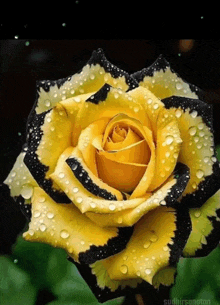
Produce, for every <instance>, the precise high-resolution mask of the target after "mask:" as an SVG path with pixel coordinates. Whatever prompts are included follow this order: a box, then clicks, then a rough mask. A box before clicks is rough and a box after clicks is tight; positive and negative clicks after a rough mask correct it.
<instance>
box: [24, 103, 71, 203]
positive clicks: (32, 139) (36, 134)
mask: <svg viewBox="0 0 220 305" xmlns="http://www.w3.org/2000/svg"><path fill="white" fill-rule="evenodd" d="M50 111H51V109H50V110H48V111H45V112H43V113H40V114H35V115H34V114H31V120H29V122H28V127H29V133H28V134H27V146H26V149H27V153H26V155H25V157H24V163H25V165H26V166H27V168H28V169H29V171H30V173H31V174H32V176H33V177H34V179H35V180H36V181H37V183H38V184H39V186H40V187H42V189H43V190H44V191H45V192H46V193H47V194H48V195H49V196H50V197H51V198H52V199H53V200H54V201H56V202H57V203H71V201H70V199H69V198H68V197H67V196H66V194H65V193H63V192H59V191H58V190H55V189H53V187H52V180H51V179H46V178H45V174H46V172H47V171H48V166H45V165H43V164H42V163H41V162H40V160H39V159H38V155H37V154H36V151H37V148H38V145H39V143H40V141H41V138H42V135H43V131H42V130H41V126H42V125H43V123H44V119H45V116H46V114H47V113H48V112H50ZM30 131H31V132H30Z"/></svg>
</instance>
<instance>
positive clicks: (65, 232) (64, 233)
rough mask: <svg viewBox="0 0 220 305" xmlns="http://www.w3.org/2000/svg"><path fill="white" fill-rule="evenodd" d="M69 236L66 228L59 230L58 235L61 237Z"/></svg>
mask: <svg viewBox="0 0 220 305" xmlns="http://www.w3.org/2000/svg"><path fill="white" fill-rule="evenodd" d="M69 236H70V234H69V232H68V231H67V230H62V231H60V237H61V238H63V239H67V238H68V237H69Z"/></svg>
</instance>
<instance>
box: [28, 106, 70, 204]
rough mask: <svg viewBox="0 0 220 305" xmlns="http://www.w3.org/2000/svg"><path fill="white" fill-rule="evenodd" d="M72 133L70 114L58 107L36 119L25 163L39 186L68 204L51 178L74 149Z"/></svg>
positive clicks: (30, 131) (33, 122)
mask: <svg viewBox="0 0 220 305" xmlns="http://www.w3.org/2000/svg"><path fill="white" fill-rule="evenodd" d="M71 132H72V123H71V121H70V120H69V118H68V114H67V113H66V111H65V108H64V107H63V106H62V105H61V104H59V103H58V104H57V105H56V106H55V107H54V108H53V109H51V110H49V111H47V112H44V113H41V114H37V115H35V117H34V118H33V120H32V128H31V129H29V133H28V136H27V138H28V140H27V153H26V155H25V157H24V163H25V165H26V166H27V168H28V169H29V171H30V172H31V174H32V175H33V177H34V179H35V180H36V181H37V183H38V184H39V186H40V187H42V188H43V189H44V190H45V191H46V192H47V193H48V194H49V195H50V196H51V197H52V198H53V199H54V200H55V201H56V202H59V203H68V202H69V199H68V198H67V196H66V195H65V194H64V193H63V192H62V191H60V190H59V188H58V187H57V185H55V184H54V183H52V180H51V179H50V174H51V173H52V172H53V171H54V169H55V166H56V163H57V160H58V158H59V156H60V154H61V153H62V152H63V151H64V150H65V149H66V148H67V147H69V146H70V145H71ZM57 140H59V145H58V144H57V143H58V142H57Z"/></svg>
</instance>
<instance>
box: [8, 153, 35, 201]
mask: <svg viewBox="0 0 220 305" xmlns="http://www.w3.org/2000/svg"><path fill="white" fill-rule="evenodd" d="M25 154H26V147H24V149H23V152H21V153H20V154H19V156H18V157H17V159H16V162H15V164H14V166H13V168H12V170H11V171H10V173H9V175H8V177H7V178H6V179H5V181H4V183H5V184H7V185H8V187H9V189H10V195H11V196H12V197H16V196H19V195H20V194H21V192H22V189H23V188H24V187H25V186H29V187H30V188H31V187H32V188H33V187H34V186H38V184H37V182H36V181H35V180H34V178H33V176H32V175H31V173H30V172H29V170H28V168H27V166H26V165H25V164H24V156H25ZM30 197H31V196H30Z"/></svg>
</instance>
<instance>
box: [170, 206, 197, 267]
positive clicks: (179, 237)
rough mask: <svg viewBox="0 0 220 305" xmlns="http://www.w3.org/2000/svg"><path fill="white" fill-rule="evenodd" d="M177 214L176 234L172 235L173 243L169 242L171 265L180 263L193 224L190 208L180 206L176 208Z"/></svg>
mask: <svg viewBox="0 0 220 305" xmlns="http://www.w3.org/2000/svg"><path fill="white" fill-rule="evenodd" d="M175 214H176V221H175V223H176V230H175V235H174V237H172V241H173V243H172V244H169V243H168V247H169V248H170V259H169V265H170V266H174V267H175V266H176V264H177V263H178V261H179V258H180V257H181V256H182V253H183V249H184V247H185V245H186V243H187V240H188V238H189V235H190V232H191V230H192V224H191V219H190V215H189V210H188V209H184V208H178V209H176V211H175Z"/></svg>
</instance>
